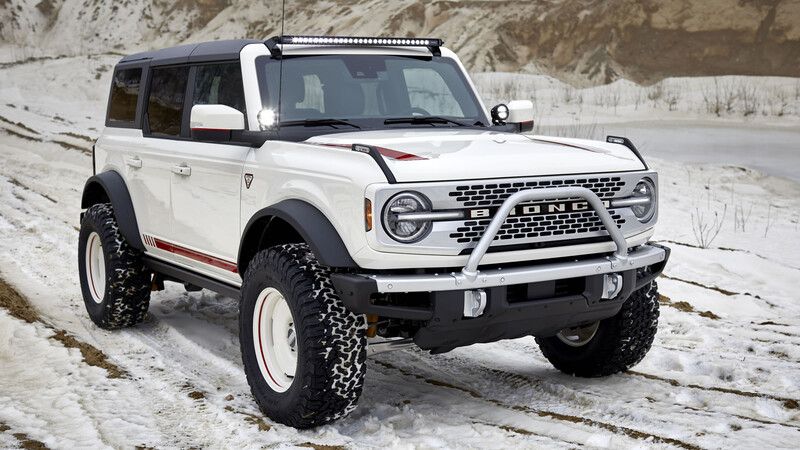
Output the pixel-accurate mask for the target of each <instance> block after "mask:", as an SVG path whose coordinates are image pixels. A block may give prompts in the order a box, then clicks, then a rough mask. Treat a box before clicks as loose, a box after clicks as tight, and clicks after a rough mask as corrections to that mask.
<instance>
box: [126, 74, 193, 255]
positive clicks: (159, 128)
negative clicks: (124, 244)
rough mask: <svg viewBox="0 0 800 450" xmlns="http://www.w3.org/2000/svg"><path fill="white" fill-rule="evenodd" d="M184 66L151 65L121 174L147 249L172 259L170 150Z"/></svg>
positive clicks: (177, 135) (175, 139) (177, 133)
mask: <svg viewBox="0 0 800 450" xmlns="http://www.w3.org/2000/svg"><path fill="white" fill-rule="evenodd" d="M188 77H189V68H188V67H186V66H174V67H154V68H151V70H150V83H149V86H150V89H149V91H148V93H147V97H146V98H145V102H144V117H143V120H142V134H143V139H141V140H140V141H139V144H138V145H135V146H131V148H130V149H129V154H128V155H126V157H125V170H126V175H127V176H126V178H127V180H128V183H129V189H130V191H131V197H132V198H133V201H134V205H135V208H136V217H137V221H138V222H139V229H140V231H141V233H142V241H143V242H144V244H145V247H146V248H147V251H148V253H150V254H151V255H153V256H157V257H159V258H161V259H167V260H173V253H172V251H171V248H170V247H171V246H170V242H171V241H172V240H173V239H174V237H173V235H172V214H171V212H170V211H171V208H172V200H171V198H170V190H171V178H172V171H171V170H172V169H171V168H172V165H173V157H172V153H173V151H174V147H175V146H176V145H180V144H181V139H182V137H181V121H182V113H183V103H184V99H185V96H186V82H187V80H188Z"/></svg>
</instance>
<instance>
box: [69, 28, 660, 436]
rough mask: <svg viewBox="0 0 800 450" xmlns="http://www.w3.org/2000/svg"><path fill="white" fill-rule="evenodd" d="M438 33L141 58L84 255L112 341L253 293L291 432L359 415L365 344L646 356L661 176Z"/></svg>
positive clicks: (280, 41) (601, 369) (250, 307)
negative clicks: (540, 126)
mask: <svg viewBox="0 0 800 450" xmlns="http://www.w3.org/2000/svg"><path fill="white" fill-rule="evenodd" d="M532 111H533V109H532V104H531V103H530V102H529V101H515V102H510V103H509V104H508V105H498V106H496V107H494V108H493V109H492V110H491V111H489V110H487V108H486V107H485V106H484V105H483V103H482V102H481V100H480V98H479V97H478V95H477V94H476V92H475V88H474V86H473V84H472V82H471V81H470V79H469V77H468V76H467V73H466V71H465V70H464V67H463V66H462V65H461V62H460V61H459V60H458V58H457V57H456V55H455V54H453V53H452V52H451V51H449V50H448V49H446V48H444V47H442V42H441V41H439V40H437V39H394V38H354V37H341V38H339V37H335V38H334V37H307V36H283V37H277V38H272V39H270V40H268V41H256V40H235V41H220V42H208V43H202V44H192V45H186V46H181V47H174V48H168V49H163V50H157V51H151V52H145V53H140V54H136V55H132V56H127V57H125V58H123V59H122V60H121V61H120V62H119V64H117V66H116V68H115V70H114V76H113V83H112V86H111V92H110V98H109V103H108V116H107V119H106V127H105V129H104V130H103V133H102V136H101V137H100V138H99V139H98V140H97V143H96V145H95V147H94V159H93V163H94V174H95V175H94V176H92V177H91V178H90V179H89V180H88V181H87V183H86V186H85V189H84V193H83V199H82V208H84V209H85V212H84V213H83V214H82V216H81V217H82V219H81V232H80V243H79V267H80V277H81V283H82V290H83V296H84V299H85V303H86V308H87V310H88V312H89V316H90V317H91V318H92V320H93V321H94V322H95V323H97V324H98V325H99V326H101V327H103V328H109V329H112V328H119V327H124V326H131V325H134V324H136V323H138V322H140V321H141V320H142V319H143V318H144V316H145V314H146V312H147V308H148V303H149V295H150V291H151V290H152V289H160V288H163V283H164V281H178V282H181V283H183V284H185V286H186V287H187V289H199V288H207V289H211V290H213V291H216V292H218V293H221V294H225V295H229V296H231V297H235V298H240V299H241V303H240V336H239V338H240V341H241V350H242V358H243V362H244V367H245V371H246V373H247V378H248V381H249V383H250V386H251V388H252V392H253V395H254V396H255V398H256V400H257V401H258V403H259V405H260V406H261V408H262V410H263V411H264V412H265V413H266V414H267V415H268V416H269V417H271V418H272V419H274V420H275V421H277V422H281V423H285V424H288V425H291V426H294V427H298V428H306V427H313V426H317V425H320V424H324V423H327V422H330V421H333V420H336V419H338V418H341V417H343V416H345V415H346V414H347V413H349V412H350V411H352V410H353V409H354V408H355V406H356V402H357V400H358V397H359V395H360V394H361V389H362V386H363V380H364V374H365V370H366V364H365V360H366V357H367V354H368V353H377V352H382V351H387V350H393V349H398V348H404V347H407V346H411V345H414V346H418V347H420V348H422V349H425V350H429V351H431V352H433V353H441V352H447V351H450V350H452V349H454V348H456V347H461V346H466V345H471V344H474V343H478V342H494V341H497V340H500V339H510V338H518V337H522V336H529V335H532V336H535V337H536V341H537V342H538V344H539V346H540V348H541V349H542V352H543V353H544V355H545V356H546V357H547V358H548V359H549V360H550V361H551V362H552V363H553V365H554V366H555V367H557V368H558V369H560V370H562V371H564V372H567V373H571V374H575V375H579V376H588V377H593V376H603V375H608V374H613V373H616V372H620V371H623V370H625V369H627V368H629V367H631V366H633V365H634V364H636V363H638V362H639V361H640V360H641V359H642V358H643V357H644V355H645V353H646V352H647V351H648V350H649V348H650V345H651V344H652V342H653V338H654V335H655V332H656V325H657V320H658V294H657V291H656V283H655V278H656V277H657V276H658V274H659V273H660V272H661V270H662V269H663V267H664V264H665V263H666V260H667V258H668V256H669V250H668V249H667V248H665V247H662V246H658V245H654V244H651V243H648V240H649V238H650V237H651V236H652V234H653V227H654V225H655V223H656V219H657V216H658V213H657V187H658V177H657V175H656V173H655V172H654V171H652V170H650V169H649V168H648V167H647V165H646V164H645V162H644V160H643V159H642V158H641V156H640V155H639V153H638V152H637V151H636V149H635V147H634V146H633V145H632V144H631V143H630V142H629V141H628V140H627V139H624V138H618V137H611V136H610V137H609V138H608V139H607V142H596V141H585V140H576V139H562V138H550V137H541V136H533V135H523V134H521V133H522V132H525V131H530V130H531V129H532V128H533V122H532V115H533V113H532Z"/></svg>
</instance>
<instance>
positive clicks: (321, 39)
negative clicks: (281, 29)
mask: <svg viewBox="0 0 800 450" xmlns="http://www.w3.org/2000/svg"><path fill="white" fill-rule="evenodd" d="M281 44H297V45H391V46H401V47H441V46H442V45H443V44H444V43H443V42H442V40H441V39H415V38H392V37H335V36H283V39H282V40H281Z"/></svg>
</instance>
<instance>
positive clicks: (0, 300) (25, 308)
mask: <svg viewBox="0 0 800 450" xmlns="http://www.w3.org/2000/svg"><path fill="white" fill-rule="evenodd" d="M0 307H2V308H5V309H6V310H8V312H9V313H10V314H11V316H12V317H15V318H17V319H19V320H22V321H24V322H27V323H30V324H33V323H39V324H41V325H43V326H44V327H45V328H47V329H48V330H51V331H53V332H54V334H53V335H51V336H50V339H52V340H54V341H57V342H60V343H61V344H62V345H63V346H64V347H66V348H74V349H77V350H78V351H80V353H81V355H82V356H83V362H85V363H86V364H87V365H89V366H95V367H100V368H102V369H105V370H106V372H108V378H122V377H128V373H127V372H126V371H125V370H124V369H122V368H120V367H119V366H117V365H116V364H114V363H112V362H111V361H109V358H108V355H106V354H105V353H103V352H102V351H101V350H99V349H97V348H96V347H94V346H93V345H90V344H87V343H85V342H82V341H79V340H78V339H76V338H75V337H74V336H72V335H70V334H68V333H67V332H66V331H64V330H61V329H59V328H56V327H55V326H53V325H51V324H50V323H48V322H47V321H45V320H44V319H42V318H41V317H40V316H39V313H38V312H36V310H35V309H33V307H32V306H31V305H30V302H28V300H27V299H26V298H25V297H23V296H22V294H20V293H19V292H17V290H16V289H14V288H13V287H11V286H10V285H9V284H8V283H7V282H6V281H5V280H4V279H3V278H2V277H0Z"/></svg>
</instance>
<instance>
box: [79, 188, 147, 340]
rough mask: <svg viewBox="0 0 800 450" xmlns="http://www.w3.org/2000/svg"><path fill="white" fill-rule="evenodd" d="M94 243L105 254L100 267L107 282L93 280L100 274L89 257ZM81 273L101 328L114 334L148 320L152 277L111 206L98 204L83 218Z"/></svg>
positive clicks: (93, 316) (89, 307) (86, 297)
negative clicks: (95, 270)
mask: <svg viewBox="0 0 800 450" xmlns="http://www.w3.org/2000/svg"><path fill="white" fill-rule="evenodd" d="M93 240H97V241H98V242H99V245H100V248H99V251H101V252H102V262H101V261H100V260H99V259H98V260H97V261H96V263H102V264H103V269H104V270H103V272H104V277H103V280H97V281H95V280H93V278H92V273H95V275H96V272H93V271H92V267H91V266H90V265H91V262H87V256H86V255H87V253H90V252H91V250H90V248H87V246H88V245H89V244H90V243H92V241H93ZM95 248H96V247H95ZM98 256H100V255H99V254H98ZM87 269H88V270H87ZM78 270H79V273H80V279H81V292H82V293H83V301H84V304H85V305H86V311H87V312H88V313H89V317H90V318H91V319H92V321H93V322H94V323H95V324H97V326H99V327H100V328H105V329H108V330H112V329H117V328H124V327H130V326H133V325H136V324H137V323H139V322H141V321H142V320H144V317H145V315H146V314H147V308H148V307H149V306H150V291H151V275H152V274H151V272H150V270H149V269H148V268H147V267H146V266H145V265H144V263H143V262H142V252H141V251H140V250H137V249H135V248H133V247H131V246H130V245H129V244H128V241H126V240H125V238H124V237H123V236H122V234H121V233H120V231H119V227H118V226H117V220H116V218H115V217H114V210H113V208H112V207H111V204H110V203H100V204H96V205H94V206H92V207H90V208H89V209H88V210H87V211H86V214H85V215H84V216H83V221H82V222H81V230H80V234H79V238H78ZM97 286H100V288H99V289H98V288H97Z"/></svg>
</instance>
